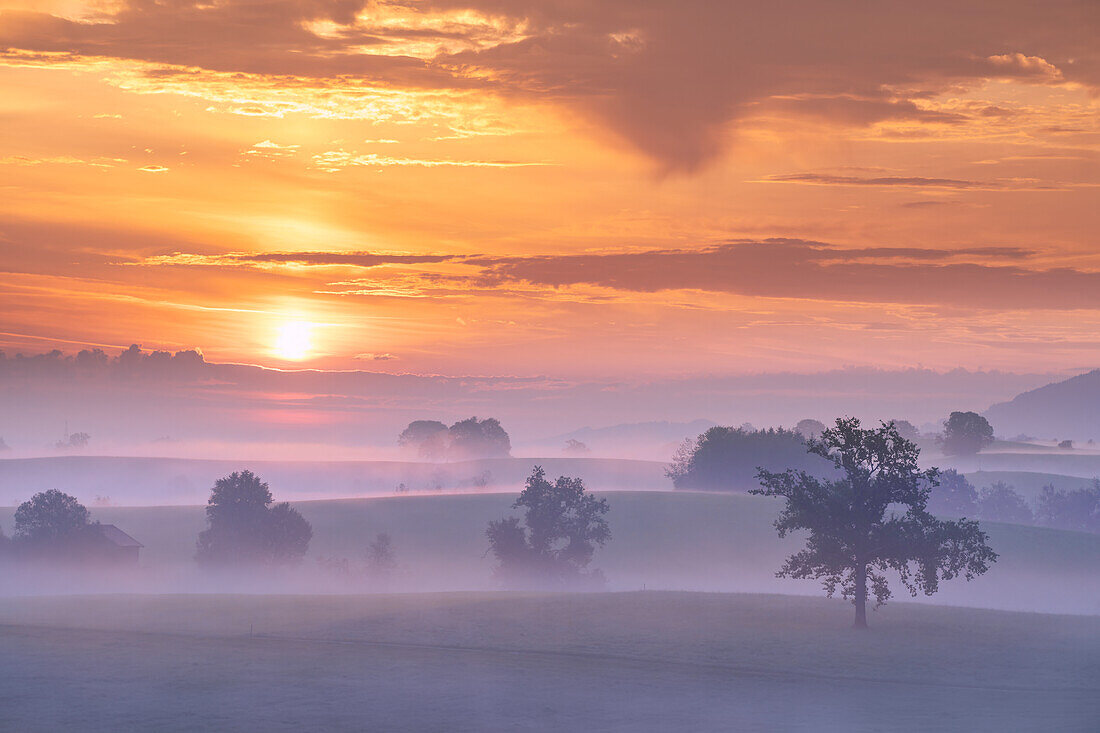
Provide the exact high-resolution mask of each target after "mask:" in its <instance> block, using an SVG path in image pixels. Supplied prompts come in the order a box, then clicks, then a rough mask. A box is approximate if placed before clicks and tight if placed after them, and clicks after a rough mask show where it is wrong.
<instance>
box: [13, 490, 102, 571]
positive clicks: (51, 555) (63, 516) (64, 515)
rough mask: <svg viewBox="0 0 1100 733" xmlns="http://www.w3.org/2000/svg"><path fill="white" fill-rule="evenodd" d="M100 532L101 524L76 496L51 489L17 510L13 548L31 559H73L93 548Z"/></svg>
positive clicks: (33, 497) (21, 505)
mask: <svg viewBox="0 0 1100 733" xmlns="http://www.w3.org/2000/svg"><path fill="white" fill-rule="evenodd" d="M96 531H98V523H93V522H91V521H90V517H89V514H88V509H87V508H86V507H85V506H84V505H83V504H81V503H80V502H79V501H77V499H76V497H74V496H70V495H69V494H66V493H64V492H62V491H58V490H57V489H47V490H46V491H42V492H39V493H37V494H35V495H34V496H32V497H31V498H30V500H29V501H25V502H23V503H22V504H20V505H19V507H18V508H17V509H16V510H15V532H14V534H13V536H12V549H13V550H15V551H16V552H17V553H18V554H19V555H21V556H23V557H27V558H37V559H51V560H73V559H77V558H79V557H81V556H83V555H84V554H85V553H86V552H87V551H88V550H89V549H90V548H91V547H92V545H93V543H94V541H95V539H96V538H95V536H94V534H93V533H94V532H96Z"/></svg>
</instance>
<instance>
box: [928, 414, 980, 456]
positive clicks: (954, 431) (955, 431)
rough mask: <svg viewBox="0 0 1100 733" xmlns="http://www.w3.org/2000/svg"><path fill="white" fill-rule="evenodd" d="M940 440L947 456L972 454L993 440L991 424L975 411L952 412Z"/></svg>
mask: <svg viewBox="0 0 1100 733" xmlns="http://www.w3.org/2000/svg"><path fill="white" fill-rule="evenodd" d="M940 441H941V443H942V445H943V452H944V453H945V454H947V455H949V456H972V455H974V454H975V453H977V452H978V451H980V450H981V449H982V448H984V447H985V446H987V445H989V444H990V443H992V442H993V426H992V425H990V424H989V421H988V420H986V419H985V418H984V417H982V416H981V415H979V414H978V413H976V412H952V413H951V416H950V417H949V418H947V422H946V423H945V424H944V427H943V437H942V438H941V439H940Z"/></svg>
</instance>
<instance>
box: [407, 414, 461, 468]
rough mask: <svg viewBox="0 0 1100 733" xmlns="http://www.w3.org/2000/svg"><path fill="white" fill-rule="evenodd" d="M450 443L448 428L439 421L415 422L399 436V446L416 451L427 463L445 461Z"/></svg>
mask: <svg viewBox="0 0 1100 733" xmlns="http://www.w3.org/2000/svg"><path fill="white" fill-rule="evenodd" d="M448 442H449V436H448V434H447V426H446V425H444V424H443V423H441V422H439V421H438V420H414V421H413V422H411V423H409V425H408V427H406V428H405V429H404V430H403V431H401V435H399V436H397V444H398V445H399V446H401V447H402V448H408V449H410V450H415V451H416V454H417V456H419V457H420V458H421V459H423V460H425V461H442V460H445V459H446V458H447V444H448Z"/></svg>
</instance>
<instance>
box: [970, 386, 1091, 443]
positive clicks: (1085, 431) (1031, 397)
mask: <svg viewBox="0 0 1100 733" xmlns="http://www.w3.org/2000/svg"><path fill="white" fill-rule="evenodd" d="M985 416H986V418H987V419H988V420H989V422H990V423H991V424H992V425H993V428H994V430H996V431H997V433H998V434H999V435H1016V434H1020V433H1022V434H1025V435H1035V436H1037V437H1041V438H1048V439H1054V438H1057V439H1060V440H1061V439H1073V440H1079V441H1083V440H1090V439H1095V438H1100V369H1093V370H1092V371H1089V372H1085V373H1084V374H1078V375H1077V376H1074V377H1070V378H1069V379H1064V380H1062V381H1059V382H1051V383H1050V384H1045V385H1043V386H1042V387H1038V388H1036V389H1031V390H1028V391H1026V392H1021V393H1020V394H1018V395H1016V396H1015V397H1013V398H1012V399H1011V400H1008V401H1006V402H998V403H996V404H994V405H992V406H991V407H990V408H989V409H987V410H986V411H985Z"/></svg>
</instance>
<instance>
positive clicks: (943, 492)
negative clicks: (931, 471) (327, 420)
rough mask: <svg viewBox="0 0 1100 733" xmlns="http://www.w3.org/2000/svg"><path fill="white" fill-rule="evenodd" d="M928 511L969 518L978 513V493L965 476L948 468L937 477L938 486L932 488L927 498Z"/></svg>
mask: <svg viewBox="0 0 1100 733" xmlns="http://www.w3.org/2000/svg"><path fill="white" fill-rule="evenodd" d="M928 511H930V512H935V513H937V514H950V515H953V516H956V517H971V516H974V514H975V512H977V511H978V492H977V490H976V489H975V488H974V485H973V484H972V483H970V482H969V481H967V480H966V476H963V475H962V474H961V473H959V472H958V471H956V470H955V469H953V468H949V469H947V470H946V471H944V472H943V473H941V474H940V476H939V484H938V485H936V486H934V487H932V491H931V494H930V495H929V497H928Z"/></svg>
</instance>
